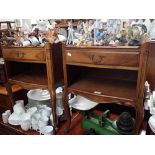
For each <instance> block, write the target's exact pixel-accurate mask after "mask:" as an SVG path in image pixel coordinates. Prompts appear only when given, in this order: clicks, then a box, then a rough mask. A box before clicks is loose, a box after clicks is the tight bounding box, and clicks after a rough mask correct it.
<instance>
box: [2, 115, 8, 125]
mask: <svg viewBox="0 0 155 155" xmlns="http://www.w3.org/2000/svg"><path fill="white" fill-rule="evenodd" d="M8 118H9V116H8V114H7V113H3V114H2V120H3V123H8Z"/></svg>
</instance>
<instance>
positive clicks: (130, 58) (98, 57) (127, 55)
mask: <svg viewBox="0 0 155 155" xmlns="http://www.w3.org/2000/svg"><path fill="white" fill-rule="evenodd" d="M65 57H66V63H83V64H94V65H109V66H127V67H138V66H139V52H130V51H128V52H119V51H114V52H112V51H106V50H105V51H103V50H88V51H86V50H66V54H65Z"/></svg>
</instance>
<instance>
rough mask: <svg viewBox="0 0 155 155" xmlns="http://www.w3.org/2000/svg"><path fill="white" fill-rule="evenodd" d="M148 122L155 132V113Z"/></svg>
mask: <svg viewBox="0 0 155 155" xmlns="http://www.w3.org/2000/svg"><path fill="white" fill-rule="evenodd" d="M148 124H149V126H150V129H151V130H152V132H154V133H155V115H152V116H151V117H150V118H149V121H148Z"/></svg>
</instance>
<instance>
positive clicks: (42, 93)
mask: <svg viewBox="0 0 155 155" xmlns="http://www.w3.org/2000/svg"><path fill="white" fill-rule="evenodd" d="M27 97H28V98H29V99H32V100H36V101H46V100H50V93H49V91H48V90H43V89H32V90H30V91H28V93H27Z"/></svg>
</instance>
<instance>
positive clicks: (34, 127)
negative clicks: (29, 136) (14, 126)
mask: <svg viewBox="0 0 155 155" xmlns="http://www.w3.org/2000/svg"><path fill="white" fill-rule="evenodd" d="M31 127H32V129H33V130H35V131H38V130H39V126H38V124H32V126H31Z"/></svg>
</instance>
